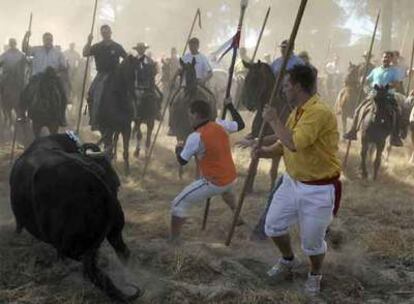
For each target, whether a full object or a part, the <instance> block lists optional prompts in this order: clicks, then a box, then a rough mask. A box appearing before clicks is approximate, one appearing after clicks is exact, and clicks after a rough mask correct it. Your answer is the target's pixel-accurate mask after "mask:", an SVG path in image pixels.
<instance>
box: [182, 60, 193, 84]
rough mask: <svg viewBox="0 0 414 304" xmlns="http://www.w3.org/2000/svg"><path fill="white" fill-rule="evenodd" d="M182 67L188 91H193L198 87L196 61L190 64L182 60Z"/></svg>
mask: <svg viewBox="0 0 414 304" xmlns="http://www.w3.org/2000/svg"><path fill="white" fill-rule="evenodd" d="M180 65H181V69H182V73H183V74H182V77H184V79H185V83H186V87H187V88H188V89H193V88H196V87H197V74H196V69H195V65H196V60H195V58H193V60H192V61H191V62H190V63H185V62H184V61H183V60H182V59H180Z"/></svg>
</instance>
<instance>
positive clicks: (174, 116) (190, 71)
mask: <svg viewBox="0 0 414 304" xmlns="http://www.w3.org/2000/svg"><path fill="white" fill-rule="evenodd" d="M180 65H181V68H182V79H184V80H185V86H181V87H180V88H178V89H177V90H176V91H175V92H174V94H173V95H172V99H171V105H170V106H171V119H170V121H171V123H170V125H171V128H172V131H173V132H174V135H175V137H176V139H177V146H183V145H184V143H185V141H186V139H187V137H188V136H189V135H190V134H191V133H192V132H193V131H194V130H193V128H192V126H191V122H190V118H189V113H188V110H189V108H190V104H191V103H192V102H193V101H194V100H198V99H200V100H204V101H205V102H207V103H208V104H209V105H210V106H211V110H212V111H211V113H212V117H210V118H211V120H215V119H216V117H217V101H216V98H215V96H214V94H213V93H212V92H211V91H210V90H209V89H207V88H206V87H205V86H204V85H202V84H200V83H198V81H197V75H196V70H195V65H196V61H195V59H193V61H192V62H190V63H184V62H183V61H182V60H180ZM182 173H183V172H182V168H181V166H180V171H179V177H180V178H181V177H182Z"/></svg>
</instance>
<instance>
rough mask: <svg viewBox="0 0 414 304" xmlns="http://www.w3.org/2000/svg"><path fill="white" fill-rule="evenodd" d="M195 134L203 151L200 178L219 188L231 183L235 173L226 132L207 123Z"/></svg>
mask: <svg viewBox="0 0 414 304" xmlns="http://www.w3.org/2000/svg"><path fill="white" fill-rule="evenodd" d="M197 132H198V133H200V137H201V140H202V142H203V145H204V149H205V153H204V156H203V158H202V159H201V160H199V165H200V170H201V174H202V176H203V177H205V178H206V179H207V180H208V181H210V182H212V183H213V184H215V185H216V186H220V187H221V186H226V185H228V184H230V183H232V182H233V181H234V180H236V178H237V173H236V166H235V165H234V162H233V157H232V155H231V148H230V140H229V135H228V134H227V132H226V130H225V129H224V128H223V127H222V126H220V125H219V124H217V123H215V122H209V123H207V124H206V125H204V126H202V127H200V128H199V129H197Z"/></svg>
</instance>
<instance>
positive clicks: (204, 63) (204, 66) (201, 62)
mask: <svg viewBox="0 0 414 304" xmlns="http://www.w3.org/2000/svg"><path fill="white" fill-rule="evenodd" d="M193 58H195V60H196V65H195V70H196V75H197V79H200V80H204V79H205V78H207V76H208V74H209V72H211V71H212V70H213V69H212V68H211V65H210V62H209V60H208V58H207V57H206V56H205V55H203V54H200V53H198V54H197V55H193V54H191V53H188V54H186V55H184V57H183V58H182V60H183V61H184V63H191V62H192V61H193Z"/></svg>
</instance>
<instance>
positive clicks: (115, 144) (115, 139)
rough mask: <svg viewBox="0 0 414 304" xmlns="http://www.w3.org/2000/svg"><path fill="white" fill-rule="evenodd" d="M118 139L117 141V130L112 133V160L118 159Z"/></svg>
mask: <svg viewBox="0 0 414 304" xmlns="http://www.w3.org/2000/svg"><path fill="white" fill-rule="evenodd" d="M118 141H119V132H118V131H117V132H115V134H114V151H113V155H114V161H117V159H118Z"/></svg>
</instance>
